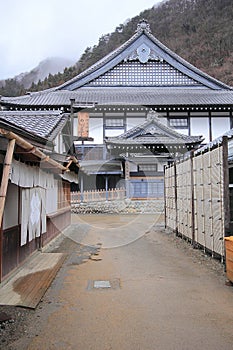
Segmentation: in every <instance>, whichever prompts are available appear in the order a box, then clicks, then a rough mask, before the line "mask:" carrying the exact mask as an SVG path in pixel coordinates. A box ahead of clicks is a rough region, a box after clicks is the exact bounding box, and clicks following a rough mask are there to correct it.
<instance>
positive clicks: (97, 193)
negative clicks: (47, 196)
mask: <svg viewBox="0 0 233 350" xmlns="http://www.w3.org/2000/svg"><path fill="white" fill-rule="evenodd" d="M125 196H126V193H125V188H119V189H116V188H113V189H110V190H108V191H105V190H92V191H83V193H81V192H71V204H78V203H83V202H85V203H88V202H103V201H112V200H121V199H124V198H125Z"/></svg>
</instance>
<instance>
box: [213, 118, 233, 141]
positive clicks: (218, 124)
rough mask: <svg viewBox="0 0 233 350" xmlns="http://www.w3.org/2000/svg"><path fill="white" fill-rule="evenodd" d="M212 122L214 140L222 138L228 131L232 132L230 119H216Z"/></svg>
mask: <svg viewBox="0 0 233 350" xmlns="http://www.w3.org/2000/svg"><path fill="white" fill-rule="evenodd" d="M211 121H212V138H213V139H216V138H217V137H219V136H222V135H223V134H224V133H225V132H226V131H228V130H230V118H228V117H214V118H212V119H211Z"/></svg>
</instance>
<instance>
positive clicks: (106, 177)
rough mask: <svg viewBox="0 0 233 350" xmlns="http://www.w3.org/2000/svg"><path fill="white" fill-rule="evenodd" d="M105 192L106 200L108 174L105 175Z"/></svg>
mask: <svg viewBox="0 0 233 350" xmlns="http://www.w3.org/2000/svg"><path fill="white" fill-rule="evenodd" d="M105 193H106V201H107V200H108V175H106V176H105Z"/></svg>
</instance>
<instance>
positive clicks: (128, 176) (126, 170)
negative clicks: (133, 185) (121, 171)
mask: <svg viewBox="0 0 233 350" xmlns="http://www.w3.org/2000/svg"><path fill="white" fill-rule="evenodd" d="M129 178H130V167H129V161H128V160H127V158H126V159H125V190H126V198H130V187H129Z"/></svg>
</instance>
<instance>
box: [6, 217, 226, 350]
mask: <svg viewBox="0 0 233 350" xmlns="http://www.w3.org/2000/svg"><path fill="white" fill-rule="evenodd" d="M119 220H120V219H119V217H118V216H113V215H112V216H111V217H104V216H102V217H101V216H95V217H94V216H92V217H91V216H90V217H89V219H88V217H87V216H86V217H85V220H83V219H82V218H80V217H76V218H75V222H76V225H78V226H76V228H78V231H80V228H81V227H82V232H81V233H80V232H78V231H77V235H76V237H75V227H73V229H72V231H70V236H71V237H72V239H73V241H72V242H73V244H75V240H77V241H80V240H83V242H84V241H85V240H86V242H88V244H90V243H91V242H90V239H92V240H93V242H92V243H93V245H96V244H97V243H102V246H105V245H106V246H107V247H106V248H102V249H101V251H100V254H99V255H94V259H95V258H96V260H91V259H89V260H87V259H83V260H80V261H78V260H74V253H75V249H74V247H75V245H74V247H73V248H72V245H71V247H70V248H72V249H73V253H71V252H70V254H69V257H68V259H67V261H66V263H65V265H64V266H63V268H62V269H61V270H60V272H59V274H58V276H57V278H56V279H55V281H54V283H53V285H52V286H51V288H50V289H49V290H48V292H47V294H46V296H45V298H44V300H43V302H42V303H41V305H40V307H39V308H38V310H37V311H36V312H35V315H34V316H33V317H34V318H33V319H32V322H31V324H30V326H29V328H28V333H27V335H25V337H23V338H22V339H20V340H19V341H18V342H16V343H15V344H13V345H12V347H11V349H16V348H17V349H28V350H63V349H64V350H110V349H111V350H192V349H195V350H196V349H203V350H209V349H211V350H215V349H216V350H217V349H218V350H219V349H221V350H228V349H229V350H232V349H233V333H232V324H233V289H232V288H231V287H227V286H225V285H224V277H223V274H222V272H221V269H222V268H221V267H220V265H218V263H217V264H216V263H213V264H212V262H211V261H210V259H209V258H206V257H204V256H203V255H202V254H201V253H199V252H197V251H194V250H193V249H192V248H191V247H190V246H189V245H187V244H186V243H179V242H178V241H177V239H174V238H173V236H172V235H170V234H168V233H166V232H164V231H163V230H162V229H161V227H160V226H157V227H154V228H151V226H152V224H153V222H154V221H156V224H159V220H157V219H156V220H155V216H153V217H152V216H150V215H141V216H140V218H138V220H136V218H135V219H132V217H131V219H129V221H130V220H131V221H130V223H129V222H128V221H127V219H126V217H124V218H122V219H121V220H123V221H121V222H120V221H119ZM88 221H89V222H88ZM143 228H144V230H143ZM117 230H118V232H119V235H120V236H121V235H122V234H123V233H124V232H128V231H129V230H130V232H128V236H129V237H128V239H127V240H125V237H124V235H123V237H122V240H121V242H123V244H120V242H119V241H118V243H116V242H117ZM140 230H143V234H139V231H140ZM83 232H86V237H84V236H85V235H83ZM134 233H135V239H133V236H134ZM141 233H142V232H141ZM80 234H81V236H80ZM68 235H69V234H68V233H67V236H68ZM109 235H110V236H111V235H112V240H113V244H112V247H111V240H110V238H109ZM67 240H68V238H66V241H67ZM98 240H100V241H101V242H98ZM58 249H59V248H58ZM84 255H85V254H84ZM100 259H101V260H100ZM75 261H76V263H75ZM81 262H83V263H81ZM84 262H85V263H84ZM216 266H217V267H216Z"/></svg>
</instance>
